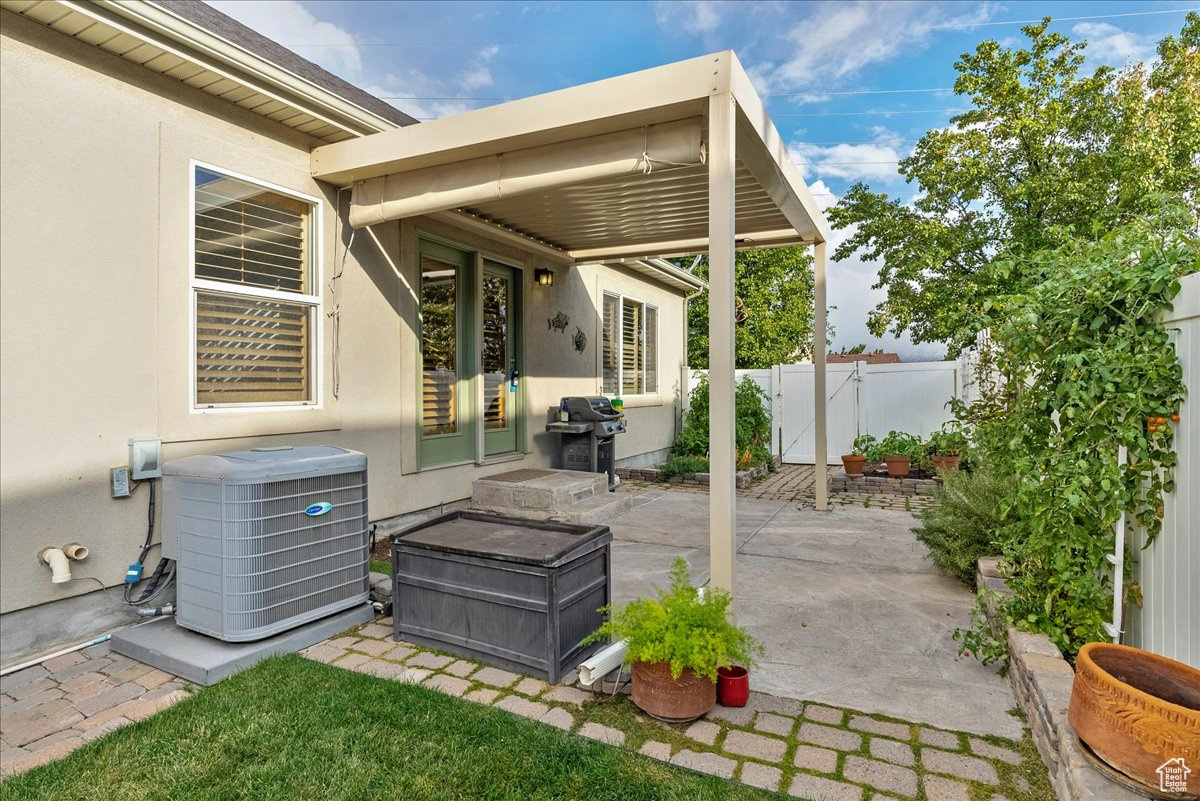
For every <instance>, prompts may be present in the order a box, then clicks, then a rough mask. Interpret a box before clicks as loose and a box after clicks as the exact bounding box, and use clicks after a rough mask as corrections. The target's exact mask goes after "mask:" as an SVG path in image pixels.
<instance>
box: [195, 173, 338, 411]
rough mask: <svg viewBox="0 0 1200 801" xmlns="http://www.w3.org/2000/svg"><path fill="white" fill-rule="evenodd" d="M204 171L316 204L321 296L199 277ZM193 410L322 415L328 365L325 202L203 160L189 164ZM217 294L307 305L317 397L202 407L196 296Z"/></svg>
mask: <svg viewBox="0 0 1200 801" xmlns="http://www.w3.org/2000/svg"><path fill="white" fill-rule="evenodd" d="M197 169H203V170H208V171H209V172H215V173H217V174H219V175H224V176H226V177H228V178H235V179H237V180H239V181H245V182H246V183H249V184H254V185H255V186H261V187H263V188H264V189H269V190H271V191H272V192H278V193H279V194H281V195H287V196H288V197H292V198H295V199H297V200H301V201H304V202H306V203H310V204H312V207H313V212H312V215H311V216H310V222H309V227H310V231H309V235H310V236H311V238H312V242H311V246H310V248H309V252H310V253H311V254H312V255H311V256H310V269H311V270H312V276H311V282H310V284H309V285H310V287H311V288H312V289H314V290H316V294H309V295H302V294H300V293H298V292H283V291H279V290H274V289H264V288H262V287H251V286H240V285H238V284H233V283H230V282H228V281H213V280H211V279H207V278H197V277H196V170H197ZM188 190H189V191H188V245H187V248H188V407H189V412H190V413H191V414H221V413H228V412H254V411H264V412H269V411H282V410H289V409H321V408H322V407H323V405H324V384H323V378H324V376H323V373H324V370H323V369H322V367H323V365H324V363H325V362H324V340H325V331H324V329H325V308H324V297H323V295H322V293H321V287H322V286H323V285H324V284H323V283H322V281H323V276H324V266H325V265H324V260H325V249H324V247H323V246H322V240H321V232H322V230H323V228H324V225H323V221H324V214H325V203H324V201H323V200H322V199H321V198H319V197H315V196H313V195H308V194H305V193H303V192H297V191H296V190H295V189H289V188H288V187H286V186H280V185H278V184H273V183H271V182H269V181H263V180H260V179H258V178H252V177H251V176H249V175H244V174H242V173H239V172H236V171H234V170H228V169H225V168H224V167H218V166H216V165H214V164H209V163H207V162H204V161H199V160H197V159H191V160H189V162H188ZM200 291H205V292H217V293H220V294H223V295H234V296H239V297H251V298H261V299H264V300H278V301H284V302H287V303H297V304H304V305H306V306H308V307H310V309H312V311H311V312H310V313H311V314H312V315H313V320H312V324H311V325H310V329H311V331H312V335H311V336H312V351H311V353H310V354H309V370H310V373H311V376H312V381H311V388H312V389H311V392H312V396H311V398H310V399H309V400H307V401H279V402H274V403H272V402H263V401H258V402H254V403H222V404H219V405H200V404H197V403H196V296H197V294H198V292H200Z"/></svg>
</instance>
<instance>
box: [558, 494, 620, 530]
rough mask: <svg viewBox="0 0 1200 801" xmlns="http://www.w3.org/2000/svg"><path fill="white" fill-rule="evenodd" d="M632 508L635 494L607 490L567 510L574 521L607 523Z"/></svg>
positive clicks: (569, 517)
mask: <svg viewBox="0 0 1200 801" xmlns="http://www.w3.org/2000/svg"><path fill="white" fill-rule="evenodd" d="M632 508H633V496H631V495H622V494H620V493H609V492H605V493H604V495H597V496H595V497H593V498H588V499H587V500H585V501H581V502H579V503H577V504H575V505H573V506H571V507H570V508H569V509H567V510H566V517H567V519H568V520H570V521H571V522H572V523H589V524H596V523H607V522H608V521H609V520H612V519H613V518H614V517H616V516H618V515H622V514H625V513H626V512H628V511H629V510H630V509H632Z"/></svg>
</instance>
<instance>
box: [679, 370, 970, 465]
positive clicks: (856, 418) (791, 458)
mask: <svg viewBox="0 0 1200 801" xmlns="http://www.w3.org/2000/svg"><path fill="white" fill-rule="evenodd" d="M703 373H704V371H703V370H694V371H691V373H690V375H689V382H688V392H689V393H690V392H691V390H692V388H693V387H694V386H695V385H696V383H697V382H698V381H699V378H700V376H701V375H702V374H703ZM825 374H826V378H825V387H826V390H827V392H828V396H827V397H828V403H827V404H826V429H827V432H828V434H827V436H828V441H829V451H828V453H829V460H830V464H841V458H840V457H841V455H842V454H844V453H849V452H850V448H851V445H852V444H853V442H854V438H855V437H857V436H859V435H861V434H872V435H874V436H876V437H878V438H880V439H882V438H883V437H885V436H887V433H888V432H889V431H893V430H894V431H904V432H905V433H908V434H916V435H917V436H919V437H921V438H922V439H925V438H927V437H928V436H929V435H930V434H931V433H933V432H934V431H936V430H937V429H938V428H940V427H941V425H942V424H943V423H945V422H946V421H947V420H950V419H951V417H952V415H951V414H950V409H949V407H948V406H947V405H946V404H947V403H949V401H950V399H951V398H953V397H957V396H958V394H959V388H960V384H961V381H960V366H959V364H958V363H957V362H914V363H911V364H867V363H866V362H854V363H853V364H830V365H828V366H827V367H826V371H825ZM745 376H749V377H750V378H751V379H753V380H754V381H755V383H757V384H758V385H759V386H760V387H762V389H763V391H764V392H766V393H767V397H769V398H771V399H773V404H772V405H773V407H774V408H773V409H772V410H771V417H772V420H773V421H774V425H772V427H771V429H772V430H771V452H772V453H776V454H782V456H783V461H784V462H786V463H788V464H812V463H813V462H814V461H815V458H816V457H815V451H816V445H815V438H814V434H813V426H814V424H815V422H816V415H815V412H814V405H813V365H811V364H784V365H780V366H778V367H774V368H772V369H770V370H738V371H737V380H738V381H741V380H742V378H743V377H745Z"/></svg>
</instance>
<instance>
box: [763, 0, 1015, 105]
mask: <svg viewBox="0 0 1200 801" xmlns="http://www.w3.org/2000/svg"><path fill="white" fill-rule="evenodd" d="M961 8H963V7H962V6H957V5H948V4H938V3H927V2H903V3H900V2H896V3H888V4H886V9H884V8H881V7H880V6H879V5H877V4H874V3H866V2H858V3H823V4H821V5H819V6H817V7H815V8H814V9H813V11H812V13H811V14H809V15H808V16H807V17H805V18H804V19H803V20H801V21H800V22H799V23H798V24H796V25H794V26H793V27H791V28H790V29H789V30H788V31H786V32H785V33H783V34H782V36H781V37H780V38H781V40H782V41H783V42H784V43H785V44H787V45H788V48H789V52H788V55H787V56H786V57H785V58H784V59H782V60H777V61H769V60H768V61H764V62H762V63H760V64H758V65H756V66H755V67H754V68H753V69H752V72H753V74H754V75H755V77H756V78H757V79H758V85H760V86H765V87H767V88H768V89H770V91H772V92H787V91H794V90H798V89H813V90H815V91H814V94H818V95H819V94H820V90H821V89H822V88H826V87H828V86H829V85H830V84H833V83H837V82H839V81H841V80H843V79H848V78H852V77H854V76H855V75H856V74H858V72H859V71H860V70H862V69H863V68H864V67H866V66H868V65H871V64H877V63H881V62H886V61H891V60H893V59H895V58H898V57H900V56H911V55H913V54H914V53H917V52H920V51H921V50H924V49H925V48H926V47H927V46H928V45H929V44H930V41H931V39H932V37H933V34H934V32H935V31H936V30H939V29H942V28H946V27H959V26H961V27H969V26H970V25H971V24H974V23H979V22H984V21H986V20H987V19H988V18H989V17H990V16H991V15H992V13H993V7H992V6H990V5H989V4H986V3H984V4H980V5H977V6H974V7H972V8H971V10H970V11H968V12H966V13H956V12H958V11H959V9H961Z"/></svg>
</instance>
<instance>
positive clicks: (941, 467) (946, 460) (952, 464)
mask: <svg viewBox="0 0 1200 801" xmlns="http://www.w3.org/2000/svg"><path fill="white" fill-rule="evenodd" d="M961 458H962V457H961V456H959V455H958V454H951V455H948V456H930V457H929V461H931V462H933V469H934V470H936V471H938V472H939V473H942V472H945V471H947V470H957V469H958V461H959V459H961Z"/></svg>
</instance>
